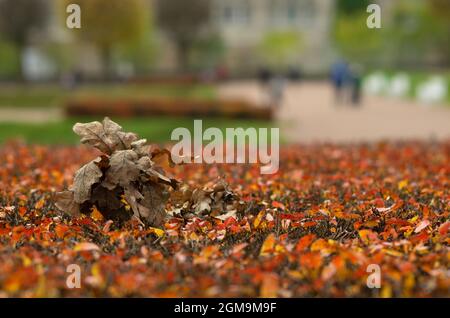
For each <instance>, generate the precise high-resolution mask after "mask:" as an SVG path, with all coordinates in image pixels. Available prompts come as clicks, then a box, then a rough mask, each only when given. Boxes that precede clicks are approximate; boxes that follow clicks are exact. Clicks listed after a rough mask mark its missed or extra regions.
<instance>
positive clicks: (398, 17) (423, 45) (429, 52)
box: [334, 0, 450, 67]
mask: <svg viewBox="0 0 450 318" xmlns="http://www.w3.org/2000/svg"><path fill="white" fill-rule="evenodd" d="M344 2H345V1H344ZM351 2H353V1H351ZM354 2H359V1H354ZM339 3H341V2H339ZM340 10H341V11H339V12H338V16H337V20H336V26H335V31H334V32H335V33H334V34H335V40H336V46H337V48H338V50H339V52H340V54H341V55H342V56H343V57H345V58H347V59H349V60H350V61H355V62H359V63H364V64H366V65H368V66H375V67H376V66H387V65H390V66H393V67H419V66H427V65H449V64H450V43H449V39H450V2H449V1H448V0H430V1H425V0H422V1H410V0H398V1H396V2H395V4H394V5H393V7H392V10H391V11H390V12H389V14H388V13H387V12H384V11H383V8H382V19H383V24H382V25H383V27H382V28H381V29H369V28H367V26H366V20H367V17H368V15H369V14H368V13H367V12H366V10H365V8H363V6H362V5H361V8H359V9H357V8H356V5H355V7H352V8H350V5H349V6H348V7H347V10H343V9H340ZM342 12H346V13H345V14H343V13H342Z"/></svg>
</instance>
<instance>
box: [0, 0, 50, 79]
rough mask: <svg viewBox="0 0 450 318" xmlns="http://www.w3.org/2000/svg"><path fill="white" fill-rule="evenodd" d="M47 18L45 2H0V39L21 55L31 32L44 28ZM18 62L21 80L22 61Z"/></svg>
mask: <svg viewBox="0 0 450 318" xmlns="http://www.w3.org/2000/svg"><path fill="white" fill-rule="evenodd" d="M47 16H48V6H47V1H46V0H33V1H30V0H0V33H1V37H3V38H4V39H6V40H7V41H9V42H11V43H13V44H14V45H15V46H16V47H17V49H18V52H19V54H21V52H22V50H23V49H24V48H25V46H26V44H27V41H28V40H29V36H30V34H31V32H32V31H36V30H39V29H41V28H42V27H44V26H45V22H46V19H47ZM18 62H19V67H18V71H19V77H20V78H22V77H23V67H22V63H21V62H22V59H21V58H19V59H18Z"/></svg>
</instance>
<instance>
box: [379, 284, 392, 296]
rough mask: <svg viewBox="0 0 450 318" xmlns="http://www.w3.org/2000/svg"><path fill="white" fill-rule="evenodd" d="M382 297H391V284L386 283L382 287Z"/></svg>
mask: <svg viewBox="0 0 450 318" xmlns="http://www.w3.org/2000/svg"><path fill="white" fill-rule="evenodd" d="M380 296H381V298H391V297H392V288H391V286H389V285H385V286H384V287H383V288H382V289H381V294H380Z"/></svg>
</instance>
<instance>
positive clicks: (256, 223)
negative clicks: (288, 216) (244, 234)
mask: <svg viewBox="0 0 450 318" xmlns="http://www.w3.org/2000/svg"><path fill="white" fill-rule="evenodd" d="M264 214H265V213H264V211H261V212H259V213H258V215H257V216H256V218H255V220H254V221H253V227H254V228H255V229H257V228H258V227H259V226H260V225H261V221H262V219H263V218H264Z"/></svg>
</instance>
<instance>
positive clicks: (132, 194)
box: [125, 182, 168, 226]
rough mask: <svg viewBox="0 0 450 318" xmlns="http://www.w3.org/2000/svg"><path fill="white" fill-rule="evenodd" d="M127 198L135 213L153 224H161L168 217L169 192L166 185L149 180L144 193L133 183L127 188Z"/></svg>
mask: <svg viewBox="0 0 450 318" xmlns="http://www.w3.org/2000/svg"><path fill="white" fill-rule="evenodd" d="M125 199H126V200H127V202H128V203H129V204H130V206H131V208H132V210H133V213H134V215H135V216H136V217H137V218H139V219H140V220H143V221H145V222H146V223H148V224H151V225H153V226H161V225H162V224H163V222H164V219H165V217H166V211H165V205H166V202H167V199H168V193H167V191H166V190H165V188H164V186H162V185H160V184H157V183H153V182H149V183H148V184H146V185H145V186H144V188H143V190H142V193H141V192H140V191H139V190H138V189H136V187H134V186H133V185H130V186H128V187H126V188H125Z"/></svg>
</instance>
